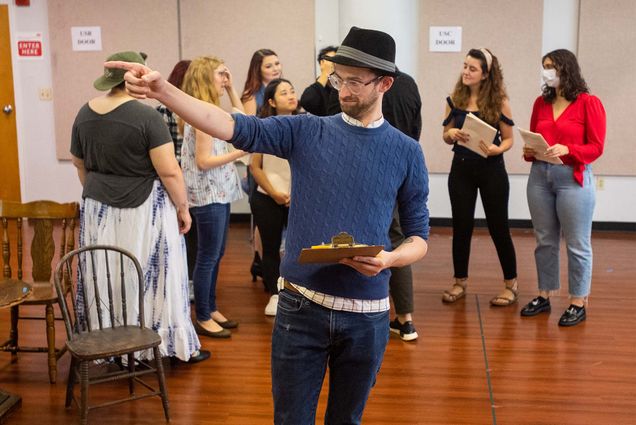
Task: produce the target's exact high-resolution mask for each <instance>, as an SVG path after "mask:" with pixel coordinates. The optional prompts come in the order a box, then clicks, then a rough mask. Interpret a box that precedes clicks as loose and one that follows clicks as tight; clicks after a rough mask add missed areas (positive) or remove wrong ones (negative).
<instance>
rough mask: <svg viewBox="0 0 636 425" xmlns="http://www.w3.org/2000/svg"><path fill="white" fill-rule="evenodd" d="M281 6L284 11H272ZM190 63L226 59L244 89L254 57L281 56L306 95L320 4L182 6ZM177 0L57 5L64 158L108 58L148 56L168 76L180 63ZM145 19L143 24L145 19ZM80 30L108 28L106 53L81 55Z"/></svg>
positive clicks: (60, 0)
mask: <svg viewBox="0 0 636 425" xmlns="http://www.w3.org/2000/svg"><path fill="white" fill-rule="evenodd" d="M273 4H275V6H276V7H272V5H273ZM180 5H181V10H180V16H181V42H182V49H183V50H182V55H183V58H192V57H195V56H198V55H205V54H213V55H216V56H219V57H221V58H223V59H224V60H225V61H226V63H227V64H228V66H229V67H230V69H231V70H232V73H233V75H234V78H235V84H236V87H237V91H239V92H240V91H241V89H242V88H243V84H244V82H245V77H246V75H247V68H248V65H249V61H250V58H251V56H252V53H253V52H254V51H255V50H258V49H260V48H270V49H272V50H274V51H276V52H277V53H278V55H279V57H280V59H281V61H282V63H283V75H284V76H285V77H286V78H288V79H290V80H291V81H292V82H293V83H294V85H295V86H296V87H297V89H298V90H301V91H302V89H303V88H304V87H305V86H306V85H308V84H309V83H310V82H311V81H313V78H314V32H315V30H314V21H315V19H314V14H315V13H314V1H313V0H277V1H276V2H275V3H274V2H269V1H260V0H237V1H231V2H227V1H220V0H181V2H180ZM177 7H178V2H177V0H137V1H134V2H132V1H128V0H113V1H110V2H108V3H104V2H94V1H91V2H87V1H83V0H49V26H50V28H51V52H52V61H51V63H52V75H53V91H54V93H56V96H55V100H54V103H55V134H56V144H57V146H56V149H57V156H58V158H60V159H69V152H68V151H69V145H70V134H71V127H72V124H73V120H74V119H75V115H76V114H77V111H78V110H79V108H80V107H81V106H82V105H83V104H84V103H85V102H86V101H88V100H89V99H91V98H93V97H95V96H97V95H99V94H100V92H98V91H97V90H95V89H94V88H93V80H95V79H96V78H97V77H98V76H99V75H101V73H102V72H103V68H102V63H103V61H104V59H105V58H106V56H108V55H109V54H111V53H114V52H117V51H122V50H136V51H143V52H145V53H147V54H148V65H149V66H151V67H152V68H154V69H157V70H159V71H160V72H162V73H163V74H164V75H166V76H167V75H168V74H169V73H170V71H171V70H172V67H173V66H174V64H175V63H176V62H177V61H178V60H179V21H178V16H179V14H178V8H177ZM142 16H143V19H140V17H142ZM72 26H101V28H102V47H103V50H102V51H101V52H74V51H73V50H72V48H71V27H72Z"/></svg>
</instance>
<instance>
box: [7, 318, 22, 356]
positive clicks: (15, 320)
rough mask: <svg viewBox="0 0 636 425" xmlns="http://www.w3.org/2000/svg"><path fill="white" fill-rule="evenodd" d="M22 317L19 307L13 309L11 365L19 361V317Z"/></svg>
mask: <svg viewBox="0 0 636 425" xmlns="http://www.w3.org/2000/svg"><path fill="white" fill-rule="evenodd" d="M19 316H20V310H19V307H18V306H17V305H16V306H13V307H11V331H10V332H9V341H10V342H9V345H10V347H11V348H12V350H11V363H15V362H17V361H18V352H17V349H18V317H19Z"/></svg>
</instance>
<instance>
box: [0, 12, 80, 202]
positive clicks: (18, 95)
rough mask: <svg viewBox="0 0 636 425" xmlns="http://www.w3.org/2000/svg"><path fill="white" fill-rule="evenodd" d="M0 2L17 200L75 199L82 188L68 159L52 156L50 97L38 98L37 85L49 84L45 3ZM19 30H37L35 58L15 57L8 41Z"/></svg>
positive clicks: (44, 86) (38, 86)
mask: <svg viewBox="0 0 636 425" xmlns="http://www.w3.org/2000/svg"><path fill="white" fill-rule="evenodd" d="M0 3H1V4H8V5H9V21H10V31H11V39H12V43H11V48H12V57H13V80H14V89H15V110H16V125H17V134H18V155H19V158H20V186H21V191H22V201H24V202H26V201H33V200H36V199H50V200H55V201H58V202H68V201H75V200H78V199H80V196H81V193H82V189H81V186H80V183H79V180H78V178H77V173H76V172H75V167H73V165H72V164H71V163H70V162H67V161H58V160H57V158H56V155H55V140H54V134H55V127H54V124H53V113H54V111H53V102H52V101H42V100H40V99H39V89H40V88H50V87H51V54H50V53H51V52H50V51H49V28H48V27H49V23H48V12H47V2H46V0H32V1H31V6H29V7H17V6H15V5H14V2H13V1H12V0H0ZM20 32H42V34H43V40H42V43H43V58H42V59H41V60H20V59H18V55H17V51H16V50H17V46H16V43H15V42H14V41H13V40H15V37H16V34H17V33H20ZM69 42H70V34H69ZM69 78H72V76H69ZM53 96H63V93H53ZM69 137H70V135H69Z"/></svg>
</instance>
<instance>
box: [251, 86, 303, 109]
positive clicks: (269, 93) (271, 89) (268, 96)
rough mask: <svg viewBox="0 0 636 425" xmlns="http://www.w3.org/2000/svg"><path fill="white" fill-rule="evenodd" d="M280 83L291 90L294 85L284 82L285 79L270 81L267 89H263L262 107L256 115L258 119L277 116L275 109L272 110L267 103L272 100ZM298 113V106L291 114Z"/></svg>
mask: <svg viewBox="0 0 636 425" xmlns="http://www.w3.org/2000/svg"><path fill="white" fill-rule="evenodd" d="M280 83H287V84H289V85H290V86H291V87H292V88H294V85H293V84H292V83H291V81H289V80H286V79H285V78H276V79H275V80H272V81H270V82H269V84H268V85H267V87H265V94H264V96H263V106H261V108H260V109H259V110H258V114H257V115H258V116H259V117H260V118H267V117H271V116H274V115H278V111H276V108H274V107H273V106H272V105H270V104H269V101H270V100H272V99H274V97H275V96H276V89H278V86H279V85H280ZM299 111H300V104H299V105H298V106H297V107H296V110H295V111H293V112H292V115H296V114H298V112H299Z"/></svg>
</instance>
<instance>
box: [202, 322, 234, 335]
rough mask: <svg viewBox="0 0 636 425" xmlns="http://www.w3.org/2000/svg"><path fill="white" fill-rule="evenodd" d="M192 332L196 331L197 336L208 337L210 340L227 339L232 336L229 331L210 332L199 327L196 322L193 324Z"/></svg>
mask: <svg viewBox="0 0 636 425" xmlns="http://www.w3.org/2000/svg"><path fill="white" fill-rule="evenodd" d="M210 320H212V319H210ZM194 330H195V331H197V334H198V335H202V336H209V337H211V338H229V337H231V336H232V332H230V330H229V329H221V330H220V331H217V332H212V331H209V330H207V329H206V328H204V327H203V326H201V325H200V324H199V322H198V321H197V322H194Z"/></svg>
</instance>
